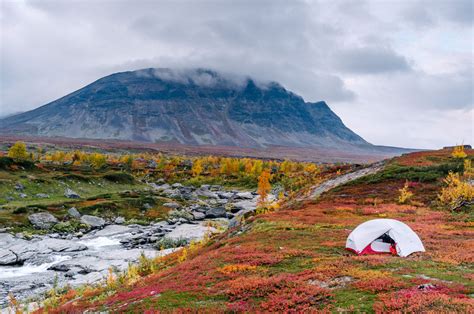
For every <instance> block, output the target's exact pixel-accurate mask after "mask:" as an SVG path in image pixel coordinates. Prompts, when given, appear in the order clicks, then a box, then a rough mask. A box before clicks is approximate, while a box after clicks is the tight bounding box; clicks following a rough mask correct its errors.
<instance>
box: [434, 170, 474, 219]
mask: <svg viewBox="0 0 474 314" xmlns="http://www.w3.org/2000/svg"><path fill="white" fill-rule="evenodd" d="M444 183H445V185H446V186H445V187H444V188H443V189H442V190H441V193H440V194H439V195H438V199H439V201H440V203H441V204H442V205H444V206H446V207H447V208H449V209H450V210H451V211H456V210H459V209H461V208H462V207H467V206H470V205H472V204H473V200H474V186H472V185H471V184H469V183H468V182H465V181H463V180H462V179H461V177H460V175H459V173H453V172H450V173H449V174H448V176H447V177H446V178H445V179H444Z"/></svg>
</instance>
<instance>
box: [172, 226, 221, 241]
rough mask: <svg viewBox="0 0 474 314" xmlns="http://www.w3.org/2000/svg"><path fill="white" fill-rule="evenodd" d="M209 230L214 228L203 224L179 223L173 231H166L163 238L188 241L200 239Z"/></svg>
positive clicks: (213, 230)
mask: <svg viewBox="0 0 474 314" xmlns="http://www.w3.org/2000/svg"><path fill="white" fill-rule="evenodd" d="M209 231H210V232H215V229H214V228H212V227H211V228H209V227H207V226H204V225H203V224H181V225H179V226H177V227H176V228H175V229H174V230H173V231H171V232H169V233H167V234H166V235H165V237H164V238H165V239H170V240H174V241H177V240H179V239H184V240H186V241H188V242H189V241H191V240H195V239H202V238H203V237H204V236H205V235H206V234H207V233H208V232H209Z"/></svg>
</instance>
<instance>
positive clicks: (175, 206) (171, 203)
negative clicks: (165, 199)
mask: <svg viewBox="0 0 474 314" xmlns="http://www.w3.org/2000/svg"><path fill="white" fill-rule="evenodd" d="M163 206H164V207H168V208H171V209H176V208H179V207H180V205H179V204H178V203H175V202H169V203H164V204H163Z"/></svg>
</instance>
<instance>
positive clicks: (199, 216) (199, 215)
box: [192, 212, 206, 220]
mask: <svg viewBox="0 0 474 314" xmlns="http://www.w3.org/2000/svg"><path fill="white" fill-rule="evenodd" d="M192 214H193V216H194V220H203V219H204V218H206V214H204V213H201V212H192Z"/></svg>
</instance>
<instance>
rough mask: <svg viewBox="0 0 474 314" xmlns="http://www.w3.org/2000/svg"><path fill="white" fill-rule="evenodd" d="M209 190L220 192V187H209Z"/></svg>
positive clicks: (215, 185)
mask: <svg viewBox="0 0 474 314" xmlns="http://www.w3.org/2000/svg"><path fill="white" fill-rule="evenodd" d="M209 190H211V191H220V190H222V186H220V185H217V184H214V185H211V186H210V187H209Z"/></svg>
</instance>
